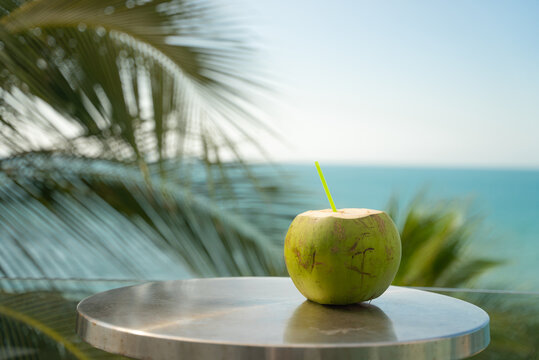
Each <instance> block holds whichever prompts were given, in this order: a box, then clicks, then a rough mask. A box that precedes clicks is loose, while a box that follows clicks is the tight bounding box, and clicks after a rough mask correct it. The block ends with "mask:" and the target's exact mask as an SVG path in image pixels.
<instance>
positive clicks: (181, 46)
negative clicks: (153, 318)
mask: <svg viewBox="0 0 539 360" xmlns="http://www.w3.org/2000/svg"><path fill="white" fill-rule="evenodd" d="M4 3H5V4H3V6H2V7H3V8H4V9H5V11H4V13H5V15H4V16H3V17H2V18H0V41H1V42H2V43H1V46H2V51H0V65H1V66H2V67H3V74H4V76H0V87H1V89H2V90H1V91H2V93H3V95H4V96H3V101H2V103H1V104H0V108H1V109H2V110H3V111H1V112H0V125H2V134H3V135H4V136H2V137H0V141H1V142H2V143H3V144H4V146H5V147H6V149H8V151H10V152H13V151H17V152H20V151H35V150H41V149H43V148H47V149H61V150H63V151H68V152H70V153H72V154H84V155H88V156H100V157H106V158H109V159H118V160H124V161H131V160H134V159H139V160H140V159H142V160H149V161H151V160H154V159H161V160H162V159H165V158H168V157H178V156H198V157H201V156H206V157H207V158H208V161H212V162H216V161H217V162H218V161H219V160H220V159H222V158H223V157H224V158H229V159H230V158H241V156H242V155H241V153H240V152H238V150H237V143H238V142H241V141H244V140H247V141H249V142H251V143H252V144H256V142H255V141H254V139H253V137H252V133H253V131H254V130H256V129H257V128H260V127H261V126H262V127H265V126H263V124H261V123H260V122H258V121H257V120H256V119H257V118H256V116H254V113H255V112H254V110H255V109H254V108H253V104H254V103H256V99H257V98H258V97H259V94H260V93H261V92H260V91H258V90H257V89H261V88H260V87H259V86H258V85H257V84H256V82H255V81H253V80H252V78H254V77H255V76H254V75H251V76H249V75H248V74H254V72H252V71H250V67H249V65H248V64H249V61H250V60H252V56H251V53H252V50H251V49H250V48H249V46H247V44H246V42H245V41H244V39H243V38H244V35H243V34H244V31H243V30H242V29H241V28H239V27H237V26H234V25H233V21H223V20H220V12H219V11H217V10H216V9H215V6H214V5H212V4H211V3H206V2H193V1H185V0H175V1H172V2H168V1H164V0H157V1H152V2H142V3H141V2H131V1H127V2H126V1H124V0H122V1H118V0H113V1H109V0H106V1H105V0H98V1H95V0H74V1H73V0H34V1H31V2H26V3H24V4H23V5H21V6H15V5H14V3H15V2H11V1H6V0H4ZM238 69H241V74H240V72H239V71H238ZM244 74H245V75H244ZM29 128H32V131H29ZM36 129H39V131H40V132H41V133H42V134H46V135H47V136H46V140H47V141H44V140H42V139H36V138H35V135H34V136H32V134H35V131H36ZM15 138H17V139H18V140H17V141H13V139H15ZM204 144H211V150H212V151H211V152H206V154H203V150H202V149H203V147H204Z"/></svg>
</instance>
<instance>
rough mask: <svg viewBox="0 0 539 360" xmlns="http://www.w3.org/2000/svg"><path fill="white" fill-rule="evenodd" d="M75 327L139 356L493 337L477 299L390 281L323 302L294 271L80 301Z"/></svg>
mask: <svg viewBox="0 0 539 360" xmlns="http://www.w3.org/2000/svg"><path fill="white" fill-rule="evenodd" d="M76 329H77V333H78V334H79V335H80V336H81V337H82V339H84V340H85V341H86V342H88V343H90V344H91V345H93V346H95V347H97V348H100V349H103V350H105V351H108V352H111V353H116V354H122V355H126V356H130V357H133V358H138V359H257V360H258V359H294V360H295V359H309V360H311V359H314V360H316V359H359V358H362V359H363V358H365V359H397V358H398V359H460V358H465V357H468V356H471V355H473V354H475V353H477V352H479V351H481V350H483V349H484V348H486V347H487V345H488V343H489V339H490V337H489V317H488V315H487V313H485V312H484V311H483V310H481V309H480V308H478V307H477V306H475V305H472V304H469V303H467V302H464V301H461V300H458V299H455V298H452V297H448V296H444V295H439V294H435V293H430V292H426V291H421V290H414V289H408V288H403V287H396V286H391V287H390V288H389V289H388V290H387V291H386V292H385V293H384V294H383V295H382V296H381V297H379V298H377V299H375V300H373V301H372V302H371V303H370V304H366V303H364V304H357V305H349V306H323V305H319V304H316V303H312V302H310V301H306V300H305V298H304V297H303V296H302V295H301V294H300V293H299V292H298V291H297V290H296V288H295V287H294V284H293V283H292V281H291V280H290V278H271V277H259V278H253V277H251V278H247V277H245V278H215V279H193V280H177V281H166V282H153V283H147V284H142V285H136V286H130V287H124V288H119V289H114V290H110V291H106V292H103V293H99V294H96V295H93V296H91V297H88V298H86V299H84V300H82V301H81V302H80V303H79V305H78V306H77V325H76Z"/></svg>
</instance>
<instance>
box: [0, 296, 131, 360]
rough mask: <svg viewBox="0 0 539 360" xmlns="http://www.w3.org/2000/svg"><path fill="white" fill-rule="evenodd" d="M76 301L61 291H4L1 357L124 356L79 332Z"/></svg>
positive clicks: (0, 310) (0, 307) (82, 359)
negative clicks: (88, 340) (86, 339)
mask: <svg viewBox="0 0 539 360" xmlns="http://www.w3.org/2000/svg"><path fill="white" fill-rule="evenodd" d="M76 304H77V302H76V301H73V300H68V299H66V298H65V297H63V296H62V295H61V294H59V293H57V292H50V291H49V292H45V291H40V292H25V293H21V294H13V293H7V292H3V291H0V359H6V360H7V359H29V360H30V359H80V360H85V359H124V358H123V357H120V356H116V355H112V354H108V353H106V352H104V351H101V350H98V349H96V348H94V347H92V346H90V345H89V344H87V343H85V342H83V341H82V340H81V339H80V338H79V337H78V336H77V335H76V334H75V332H74V331H73V328H74V324H75V316H76V311H75V308H76Z"/></svg>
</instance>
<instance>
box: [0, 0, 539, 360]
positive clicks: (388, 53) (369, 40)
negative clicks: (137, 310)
mask: <svg viewBox="0 0 539 360" xmlns="http://www.w3.org/2000/svg"><path fill="white" fill-rule="evenodd" d="M538 35H539V4H537V3H536V2H533V1H519V2H503V1H474V2H467V1H453V2H450V3H449V2H448V3H443V2H426V1H409V2H399V1H383V2H376V3H374V2H369V1H344V0H340V1H334V2H320V1H293V2H287V1H280V0H279V1H269V0H260V1H256V2H253V1H246V0H234V1H233V2H228V1H226V2H225V1H221V0H211V1H210V0H171V1H162V0H153V1H147V0H121V1H119V0H33V1H23V0H1V1H0V94H1V96H0V359H2V360H4V359H19V358H21V359H22V358H24V359H73V358H75V359H84V358H90V359H93V358H106V357H111V358H112V357H115V356H112V355H108V354H106V353H103V352H101V351H98V350H96V349H93V348H91V347H90V346H89V345H86V344H84V343H82V342H81V340H80V339H78V337H77V336H76V335H75V334H74V332H73V329H74V319H75V306H76V304H77V302H78V301H80V300H81V299H82V298H83V297H85V296H88V295H90V294H93V293H95V292H98V291H103V290H107V289H111V288H114V287H118V286H125V285H130V284H137V283H142V282H145V281H150V280H166V279H181V278H192V277H215V276H253V275H255V276H286V275H287V273H286V269H285V267H284V262H283V256H282V246H283V241H284V236H285V234H286V231H287V229H288V225H289V224H290V222H291V221H292V219H293V218H294V216H295V215H296V214H298V213H300V212H303V211H306V210H309V209H320V208H327V207H329V205H328V204H327V200H326V198H325V194H324V192H323V189H322V187H321V185H320V180H319V178H318V175H317V173H316V171H315V168H314V165H313V162H314V161H315V160H318V161H320V163H321V166H322V168H323V170H324V173H325V176H326V180H327V181H328V185H329V187H330V189H331V192H332V194H333V198H334V200H335V203H336V205H337V207H340V208H345V207H363V208H374V209H382V210H386V211H388V212H389V213H390V214H391V216H392V217H393V219H394V220H395V222H396V223H397V225H398V227H399V230H400V232H401V238H402V244H403V259H402V263H401V267H400V269H399V273H398V274H397V277H396V279H395V281H394V284H395V285H403V286H414V287H420V288H428V289H429V290H431V291H437V292H440V293H443V294H446V295H450V296H455V297H459V298H462V299H465V300H467V301H470V302H472V303H475V304H477V305H479V306H481V307H482V308H484V309H485V310H486V311H487V312H488V313H489V315H490V316H491V335H492V342H491V345H490V346H489V348H488V349H487V350H486V351H484V352H482V353H481V354H479V355H477V356H476V357H477V358H485V359H497V358H499V359H537V358H539V340H538V338H537V335H536V334H538V333H539V316H537V314H538V310H539V309H538V304H539V302H538V299H539V277H537V275H536V274H537V273H538V270H539V267H538V265H537V261H536V259H537V257H538V256H539V242H538V241H537V240H538V239H539V222H538V221H537V219H538V218H539V156H538V154H539V141H537V134H539V121H538V120H537V119H538V117H539V103H538V102H537V101H536V100H535V98H536V97H537V94H538V93H539V70H538V67H537V63H538V61H539V47H538V46H537V37H538Z"/></svg>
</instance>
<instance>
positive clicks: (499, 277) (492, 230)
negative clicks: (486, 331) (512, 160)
mask: <svg viewBox="0 0 539 360" xmlns="http://www.w3.org/2000/svg"><path fill="white" fill-rule="evenodd" d="M322 166H323V171H324V175H325V177H326V180H327V182H328V185H329V188H330V190H331V193H332V196H333V199H334V201H335V203H336V205H337V207H339V208H345V207H364V208H372V209H384V208H385V207H386V204H387V202H388V200H389V198H390V197H391V195H397V196H398V198H399V199H400V200H401V201H400V202H401V205H404V204H406V203H407V202H408V201H409V200H410V199H411V198H413V197H414V196H415V195H416V194H417V193H418V192H419V191H421V190H426V192H427V198H428V199H430V200H433V201H435V200H441V199H459V201H462V202H465V203H470V202H471V211H472V213H479V214H481V215H483V216H484V222H483V225H484V226H483V229H482V231H481V233H480V236H478V237H477V238H476V239H474V241H473V242H472V243H471V245H470V251H472V252H474V253H477V254H482V255H483V256H487V257H492V258H497V259H504V260H506V261H507V264H506V265H503V266H501V267H499V268H496V269H493V270H492V271H491V272H489V273H487V274H485V275H484V276H483V277H482V278H481V279H480V282H479V284H478V285H480V286H484V287H489V288H505V289H519V290H536V291H537V290H539V276H538V275H537V274H539V265H538V260H539V171H536V170H471V169H434V168H397V167H394V168H390V167H359V166H336V165H324V164H322ZM283 167H284V169H285V170H287V171H290V172H292V173H294V174H296V177H295V178H296V180H297V183H298V184H301V185H302V187H304V189H306V190H308V191H312V194H313V195H312V197H309V199H308V204H307V206H306V208H309V209H314V208H328V207H329V205H328V202H327V200H326V197H325V194H324V192H323V188H322V186H321V184H320V180H319V178H318V174H317V173H316V169H315V167H314V165H310V164H309V165H288V164H287V165H283ZM297 210H298V211H302V210H304V209H297Z"/></svg>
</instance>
